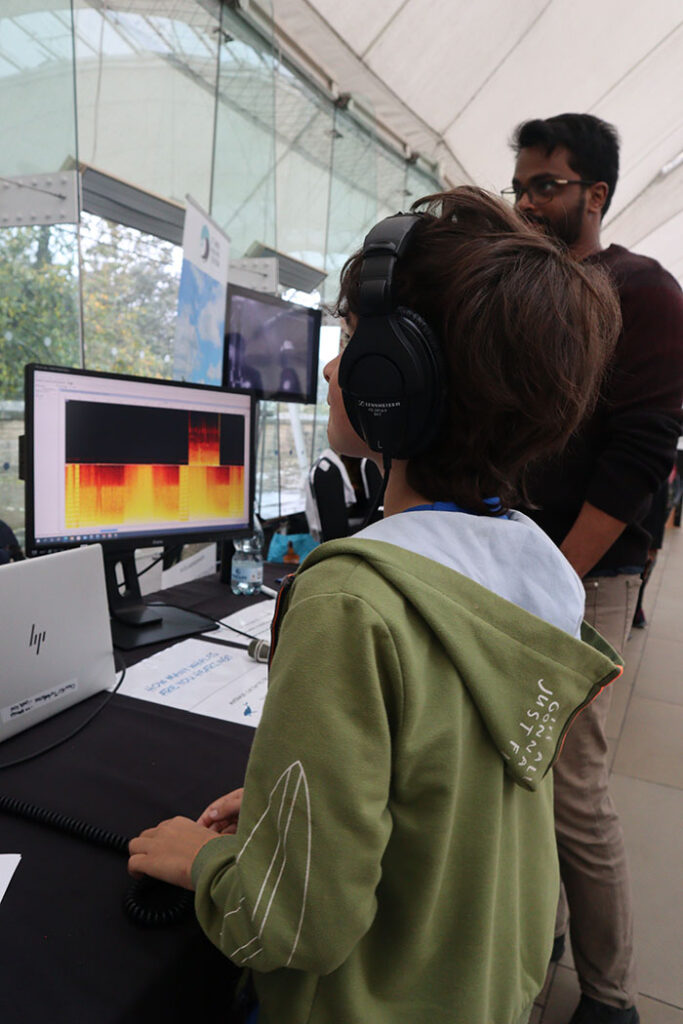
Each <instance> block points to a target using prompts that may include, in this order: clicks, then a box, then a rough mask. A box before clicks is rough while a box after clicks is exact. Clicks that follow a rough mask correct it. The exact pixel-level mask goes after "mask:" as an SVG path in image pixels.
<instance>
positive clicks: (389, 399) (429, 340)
mask: <svg viewBox="0 0 683 1024" xmlns="http://www.w3.org/2000/svg"><path fill="white" fill-rule="evenodd" d="M445 379H446V376H445V366H444V360H443V356H442V353H441V347H440V345H439V343H438V341H437V339H436V337H435V335H434V333H433V331H432V330H431V328H430V327H429V325H428V324H427V323H426V322H425V321H424V320H423V318H422V317H421V316H419V314H417V313H415V311H414V310H411V309H406V308H404V307H399V308H398V309H396V310H395V311H393V312H392V313H390V314H388V315H384V316H373V317H359V318H358V323H357V326H356V329H355V331H354V333H353V336H352V338H351V340H350V341H349V344H348V346H347V348H346V350H345V351H344V354H343V356H342V358H341V362H340V365H339V386H340V388H341V390H342V395H343V398H344V405H345V407H346V411H347V414H348V417H349V421H350V423H351V426H352V427H353V429H354V430H355V431H356V433H357V434H359V435H360V437H362V438H363V440H364V441H365V443H366V444H367V445H368V447H369V448H370V449H371V450H372V451H377V452H382V453H383V454H384V455H386V456H388V457H390V458H394V459H406V458H410V457H411V456H413V455H416V454H418V452H420V451H424V450H425V449H426V448H427V447H428V446H429V444H430V443H431V442H432V440H433V439H434V437H435V435H436V433H437V432H438V429H439V426H440V424H441V420H442V418H443V413H444V407H445V387H444V382H445Z"/></svg>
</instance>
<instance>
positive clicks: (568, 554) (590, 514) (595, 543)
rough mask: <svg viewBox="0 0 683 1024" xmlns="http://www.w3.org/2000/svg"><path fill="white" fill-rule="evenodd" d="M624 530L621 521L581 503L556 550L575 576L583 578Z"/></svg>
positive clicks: (585, 503) (587, 503) (593, 506)
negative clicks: (572, 523) (572, 522)
mask: <svg viewBox="0 0 683 1024" xmlns="http://www.w3.org/2000/svg"><path fill="white" fill-rule="evenodd" d="M625 529H626V523H622V521H621V519H615V518H614V517H613V516H610V515H608V514H607V513H606V512H603V511H602V509H599V508H596V507H595V505H591V504H590V502H588V501H585V502H584V503H583V505H582V506H581V511H580V512H579V514H578V516H577V517H576V521H575V523H574V525H573V526H572V528H571V530H570V531H569V533H568V534H567V536H566V537H565V538H564V540H563V541H562V543H561V544H560V551H561V552H562V554H563V555H564V557H565V558H566V559H567V561H568V562H569V563H570V565H571V566H572V567H573V568H574V570H575V571H576V572H577V573H578V575H579V576H582V577H583V576H585V575H586V573H587V572H590V570H591V569H592V568H593V566H594V565H596V563H597V562H599V561H600V559H601V558H602V556H603V555H604V554H605V552H606V551H609V549H610V548H611V547H612V545H613V544H614V542H615V540H616V539H617V537H619V536H620V534H622V533H623V532H624V530H625Z"/></svg>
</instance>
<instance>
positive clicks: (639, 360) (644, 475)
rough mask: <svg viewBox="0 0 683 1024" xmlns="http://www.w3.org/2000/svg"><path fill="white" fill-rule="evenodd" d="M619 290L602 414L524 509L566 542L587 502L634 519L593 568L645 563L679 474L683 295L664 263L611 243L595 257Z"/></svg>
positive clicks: (539, 474)
mask: <svg viewBox="0 0 683 1024" xmlns="http://www.w3.org/2000/svg"><path fill="white" fill-rule="evenodd" d="M589 262H592V263H599V264H601V265H602V266H604V267H606V268H607V269H608V271H609V272H610V274H611V275H612V277H613V280H614V282H615V284H616V286H617V289H618V292H619V298H620V301H621V312H622V317H623V330H622V332H621V334H620V336H619V340H618V342H617V347H616V349H615V354H614V358H613V360H612V364H611V367H610V371H609V374H608V376H607V380H606V382H605V385H604V386H603V390H602V394H601V397H600V400H599V402H598V405H597V407H596V409H595V412H594V413H593V415H592V416H591V417H590V419H589V420H588V421H587V422H586V424H585V425H584V427H583V428H582V429H581V430H580V431H579V432H578V433H577V434H576V435H575V436H574V437H573V438H572V440H571V441H570V443H569V445H568V446H567V448H566V449H565V450H564V452H562V453H561V455H559V456H556V457H554V458H553V459H552V460H550V461H548V462H545V463H543V464H541V465H539V466H538V467H537V468H536V470H535V471H534V472H533V473H532V475H531V476H530V479H529V496H530V497H531V499H532V501H533V502H534V503H535V504H537V505H539V506H540V508H538V509H523V511H525V512H526V513H527V515H529V516H531V518H532V519H534V520H535V521H536V522H537V523H538V524H539V526H541V527H542V528H543V529H544V530H545V532H546V533H547V534H548V535H549V536H550V537H551V538H552V539H553V540H554V541H555V543H556V544H560V543H561V542H562V541H563V540H564V538H565V536H566V535H567V533H568V532H569V530H570V528H571V526H572V525H573V523H574V521H575V520H576V517H577V516H578V514H579V511H580V509H581V506H582V504H583V502H584V501H589V502H590V503H591V505H595V506H596V507H597V508H599V509H602V511H603V512H607V513H608V515H610V516H614V518H615V519H621V520H622V521H623V522H626V523H627V524H628V525H627V527H626V529H625V530H624V532H623V533H622V534H621V536H620V537H619V538H618V539H617V540H616V542H615V543H614V544H613V545H612V547H611V548H610V549H609V551H607V552H606V553H605V555H603V557H602V558H601V559H600V561H599V562H598V563H597V565H596V566H595V567H594V569H593V570H592V571H594V572H596V571H597V572H600V571H602V570H614V569H622V568H625V567H630V566H642V565H644V564H645V560H646V557H647V551H648V548H649V544H650V537H649V535H648V534H647V532H646V531H645V530H644V529H643V528H642V527H641V526H640V523H641V522H642V520H643V519H644V517H645V515H646V514H647V511H648V509H649V507H650V503H651V500H652V495H653V494H654V493H655V491H656V490H657V489H658V488H659V486H660V485H661V483H662V482H663V481H664V480H665V479H666V477H667V476H668V475H669V473H670V472H671V468H672V466H673V463H674V459H675V452H676V442H677V440H678V434H679V430H680V425H681V422H683V417H682V416H681V404H682V403H683V294H682V293H681V289H680V286H679V285H678V282H677V281H676V280H675V278H673V277H672V276H671V274H669V273H667V271H665V270H664V269H663V268H662V267H661V266H660V264H659V263H657V262H656V260H652V259H649V258H648V257H646V256H638V255H636V254H635V253H631V252H629V251H628V250H627V249H624V248H623V247H622V246H620V245H611V246H610V247H609V248H608V249H605V250H604V251H603V252H600V253H598V254H596V255H595V256H592V257H590V259H589Z"/></svg>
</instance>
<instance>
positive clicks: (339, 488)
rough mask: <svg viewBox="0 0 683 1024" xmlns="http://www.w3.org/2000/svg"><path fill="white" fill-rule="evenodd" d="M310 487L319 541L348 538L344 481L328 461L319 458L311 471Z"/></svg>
mask: <svg viewBox="0 0 683 1024" xmlns="http://www.w3.org/2000/svg"><path fill="white" fill-rule="evenodd" d="M311 485H312V488H313V497H314V498H315V503H316V505H317V508H318V516H319V518H320V540H321V541H325V540H335V539H336V538H337V537H348V535H349V518H348V514H347V511H346V501H345V499H344V481H343V480H342V475H341V473H340V471H339V469H338V467H337V466H335V464H334V463H333V462H331V461H330V460H329V459H326V458H324V457H323V458H321V459H320V460H319V461H318V464H317V465H316V467H315V469H314V470H313V475H312V480H311Z"/></svg>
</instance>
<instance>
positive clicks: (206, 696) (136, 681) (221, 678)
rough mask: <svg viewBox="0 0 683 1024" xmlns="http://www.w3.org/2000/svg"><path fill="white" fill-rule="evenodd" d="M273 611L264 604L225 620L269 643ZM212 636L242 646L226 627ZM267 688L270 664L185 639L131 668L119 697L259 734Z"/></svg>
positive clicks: (242, 653) (232, 651) (199, 641)
mask: <svg viewBox="0 0 683 1024" xmlns="http://www.w3.org/2000/svg"><path fill="white" fill-rule="evenodd" d="M273 608H274V605H273V602H272V601H263V602H260V603H259V604H258V605H252V606H251V607H250V608H245V609H244V612H237V613H235V614H234V615H231V616H229V617H228V618H227V619H224V620H222V621H223V622H230V623H231V625H234V626H236V627H237V629H240V630H242V631H243V632H245V633H249V634H250V635H252V636H255V637H258V639H267V638H268V636H269V635H270V620H271V618H272V615H273ZM247 613H250V614H247ZM238 623H239V624H238ZM208 636H209V637H219V638H221V639H228V638H230V639H232V640H234V641H235V642H236V643H239V642H240V637H239V636H238V635H237V634H236V633H234V632H233V631H232V630H229V629H227V628H225V627H223V628H221V629H220V630H215V631H213V632H211V633H209V634H208ZM244 642H245V643H246V642H247V640H246V638H244ZM267 687H268V668H267V666H266V665H264V664H261V663H258V662H255V661H253V660H252V659H251V658H250V657H249V656H248V654H247V652H246V651H241V650H239V649H237V648H233V647H221V646H219V645H218V644H213V643H206V642H205V641H203V640H201V639H198V638H197V639H192V640H184V641H182V643H179V644H175V645H174V646H173V647H169V648H168V649H167V650H165V651H161V652H160V653H159V654H154V655H152V657H151V658H147V659H146V660H145V661H140V662H138V664H137V665H134V666H133V667H132V668H129V669H128V671H127V672H126V678H125V679H124V682H123V686H122V687H121V689H120V691H119V692H120V693H122V694H125V695H126V696H127V697H137V698H138V699H140V700H148V701H151V702H153V703H155V704H163V705H165V706H166V707H170V708H180V709H181V710H183V711H191V712H194V713H195V714H198V715H208V716H209V717H211V718H220V719H222V720H223V721H225V722H238V723H239V724H240V725H249V726H252V727H253V728H254V729H255V728H256V726H257V725H258V723H259V721H260V720H261V711H262V709H263V703H264V701H265V699H266V691H267Z"/></svg>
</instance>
